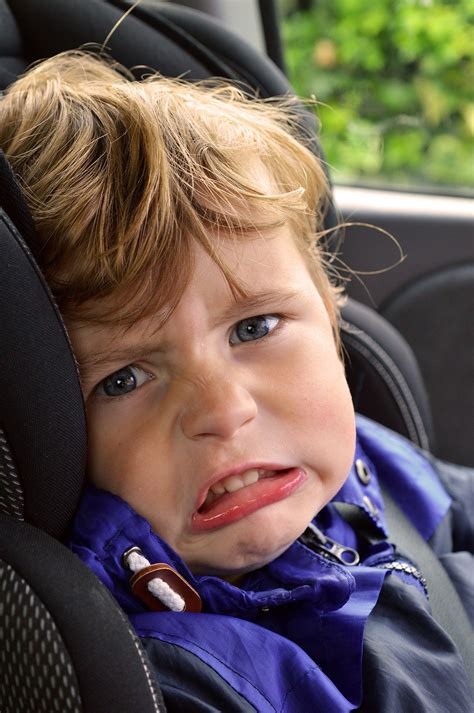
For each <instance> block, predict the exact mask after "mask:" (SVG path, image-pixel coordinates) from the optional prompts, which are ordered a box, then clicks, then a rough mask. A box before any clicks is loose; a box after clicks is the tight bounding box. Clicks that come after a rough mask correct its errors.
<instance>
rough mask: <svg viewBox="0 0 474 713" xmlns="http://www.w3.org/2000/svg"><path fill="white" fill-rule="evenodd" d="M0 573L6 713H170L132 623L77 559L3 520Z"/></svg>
mask: <svg viewBox="0 0 474 713" xmlns="http://www.w3.org/2000/svg"><path fill="white" fill-rule="evenodd" d="M2 570H3V573H2V576H1V579H0V592H3V593H2V599H1V603H2V607H1V609H2V615H1V616H0V641H1V642H2V647H1V649H2V652H3V653H0V662H1V664H2V665H0V710H1V711H2V713H24V712H26V711H29V712H31V713H39V712H40V711H44V713H51V712H52V711H58V712H59V713H64V712H65V711H69V710H71V711H78V713H79V711H84V713H112V712H113V713H134V712H135V711H137V713H138V711H139V712H140V713H158V712H159V711H164V710H165V708H164V704H163V701H162V698H161V693H160V691H159V689H158V686H157V684H156V682H155V677H154V675H153V673H152V672H151V671H150V670H149V668H148V662H147V659H146V656H145V654H144V652H143V650H142V647H141V645H140V643H139V641H138V639H137V637H136V635H135V634H134V633H133V631H132V629H131V627H130V624H129V622H128V620H127V618H126V617H125V615H124V614H123V613H122V611H121V609H120V608H119V607H118V606H117V605H116V604H115V602H114V601H113V600H112V597H111V595H110V594H109V592H108V591H107V590H106V589H105V587H103V586H102V585H101V584H100V582H99V581H98V579H97V578H96V577H95V576H94V575H93V574H92V572H91V571H90V570H89V569H88V568H87V567H86V566H85V565H84V564H83V563H82V562H81V561H80V560H79V559H78V558H77V557H76V556H75V555H73V554H72V553H71V552H69V550H67V549H66V548H65V547H64V546H63V545H61V544H60V543H59V542H57V541H56V540H55V539H53V538H52V537H50V536H49V535H46V534H45V533H44V532H41V530H39V529H37V528H35V527H31V526H30V525H27V524H26V523H21V522H17V521H14V520H13V519H12V518H11V517H7V516H2V515H0V571H2ZM22 631H23V632H26V635H25V634H23V636H22V634H21V632H22ZM35 632H36V633H35ZM38 632H40V633H38ZM6 642H8V645H7V643H6ZM2 657H3V660H2ZM14 661H17V664H16V666H15V665H14V663H13V662H14ZM45 670H46V673H45ZM20 671H22V675H21V676H20V677H18V676H17V677H16V680H15V674H18V673H19V672H20ZM27 679H29V681H27ZM35 689H36V690H37V691H38V694H37V695H35V694H34V690H35ZM25 693H26V695H25ZM67 697H69V698H70V701H71V703H70V706H71V707H69V706H68V704H67V703H66V700H67Z"/></svg>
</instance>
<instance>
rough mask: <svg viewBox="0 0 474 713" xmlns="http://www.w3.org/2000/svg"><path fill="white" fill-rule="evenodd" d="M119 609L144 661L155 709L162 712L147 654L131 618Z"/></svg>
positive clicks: (159, 712)
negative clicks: (145, 654)
mask: <svg viewBox="0 0 474 713" xmlns="http://www.w3.org/2000/svg"><path fill="white" fill-rule="evenodd" d="M117 611H118V614H119V616H121V617H122V620H123V621H124V623H125V624H126V626H127V628H128V631H129V633H130V634H131V636H132V641H133V645H134V646H135V648H136V650H137V652H138V655H139V657H140V661H141V663H142V666H143V668H144V669H145V674H146V678H147V683H148V689H149V691H150V693H151V697H152V699H153V705H154V706H155V711H156V713H162V711H163V710H164V709H163V708H161V706H160V704H159V702H158V698H157V695H156V691H155V687H154V685H153V680H154V677H153V676H152V675H151V673H150V669H149V667H148V661H147V659H146V658H145V656H144V655H143V651H142V648H141V644H139V642H138V641H137V634H136V633H135V631H134V630H133V629H132V627H131V625H130V622H129V620H128V619H127V617H126V616H125V614H124V613H123V611H122V609H120V607H117Z"/></svg>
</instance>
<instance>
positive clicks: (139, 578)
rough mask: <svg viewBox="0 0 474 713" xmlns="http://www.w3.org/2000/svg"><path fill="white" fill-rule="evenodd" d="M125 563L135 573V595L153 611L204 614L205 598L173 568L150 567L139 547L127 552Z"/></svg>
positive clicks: (132, 583) (133, 584) (151, 565)
mask: <svg viewBox="0 0 474 713" xmlns="http://www.w3.org/2000/svg"><path fill="white" fill-rule="evenodd" d="M122 563H123V565H124V567H126V568H127V569H130V570H131V571H132V572H134V575H133V577H132V578H131V580H130V586H131V588H132V592H133V593H134V594H135V596H137V597H138V598H139V599H141V600H142V602H144V604H146V605H147V607H148V608H149V609H151V610H152V611H173V612H184V611H186V612H194V613H197V612H200V611H201V606H202V605H201V597H200V596H199V594H198V593H197V592H196V590H195V589H193V587H191V585H190V584H188V582H187V581H186V580H185V579H184V577H182V576H181V575H180V574H178V572H177V571H176V570H175V569H173V567H170V566H169V565H168V564H165V563H164V562H158V563H157V564H150V562H149V561H148V560H147V559H146V557H144V556H143V553H142V551H141V550H140V548H139V547H131V548H130V549H128V550H126V551H125V552H124V553H123V555H122Z"/></svg>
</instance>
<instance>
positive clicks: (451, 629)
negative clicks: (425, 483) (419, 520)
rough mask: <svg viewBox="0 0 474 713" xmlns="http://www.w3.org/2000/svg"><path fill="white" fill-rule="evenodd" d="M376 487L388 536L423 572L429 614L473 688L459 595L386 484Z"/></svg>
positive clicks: (473, 655) (470, 643)
mask: <svg viewBox="0 0 474 713" xmlns="http://www.w3.org/2000/svg"><path fill="white" fill-rule="evenodd" d="M380 487H381V491H382V495H383V499H384V504H385V520H386V523H387V528H388V532H389V539H390V541H391V542H392V543H393V544H395V545H396V548H397V550H398V551H399V553H400V554H401V555H405V556H406V557H408V559H409V560H410V561H413V563H414V564H416V565H417V567H418V568H419V569H420V570H421V571H422V572H423V575H424V577H425V579H426V582H427V588H428V594H429V599H430V604H431V612H432V614H433V618H434V619H435V620H436V621H437V622H438V624H439V625H440V626H441V627H442V628H443V629H444V630H445V631H446V633H447V634H449V636H450V637H451V638H452V640H453V641H454V643H455V644H456V646H457V649H458V651H459V653H460V655H461V657H462V659H463V661H464V665H465V668H466V672H467V676H468V680H469V682H470V684H471V687H472V688H473V689H474V635H473V630H472V626H471V623H470V621H469V619H468V616H467V614H466V610H465V609H464V606H463V604H462V602H461V599H460V598H459V595H458V593H457V591H456V589H455V587H454V585H453V583H452V582H451V580H450V578H449V576H448V573H447V572H446V570H445V569H444V567H443V565H442V564H441V562H440V560H439V559H438V557H437V556H436V554H435V553H434V552H433V550H432V549H431V547H430V546H429V545H428V543H427V542H425V540H424V539H423V538H422V536H421V535H420V533H419V532H418V530H417V529H416V528H415V527H414V526H413V525H412V523H411V522H410V520H408V518H407V517H406V515H405V514H404V512H403V511H402V510H401V508H400V507H399V506H398V505H397V504H396V503H395V501H394V500H393V498H392V496H391V495H390V493H389V492H388V491H387V488H386V487H385V486H384V485H383V484H381V483H380Z"/></svg>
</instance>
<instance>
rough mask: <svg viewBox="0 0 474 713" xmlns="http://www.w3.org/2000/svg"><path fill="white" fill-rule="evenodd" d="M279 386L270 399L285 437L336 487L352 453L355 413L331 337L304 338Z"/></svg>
mask: <svg viewBox="0 0 474 713" xmlns="http://www.w3.org/2000/svg"><path fill="white" fill-rule="evenodd" d="M279 384H280V386H279V388H278V392H277V391H276V392H275V402H276V401H279V402H280V404H281V407H282V409H283V410H284V415H285V419H286V422H287V432H288V436H291V439H292V440H293V442H294V443H295V444H297V447H300V448H301V449H302V452H303V453H304V454H305V456H306V457H307V458H308V462H309V465H312V463H315V464H316V465H317V470H318V472H319V473H320V474H321V476H322V477H323V478H324V477H325V476H327V478H328V479H332V480H334V482H335V483H340V485H342V482H343V480H344V478H345V477H346V476H347V474H348V472H349V470H350V467H351V464H352V460H353V456H354V449H355V415H354V407H353V404H352V398H351V394H350V391H349V387H348V385H347V381H346V378H345V371H344V366H343V364H342V363H341V361H340V360H339V358H338V356H337V353H336V350H335V347H334V345H333V343H332V340H331V341H329V340H326V341H325V342H322V343H319V342H316V341H313V342H311V340H308V341H307V342H306V343H305V347H304V348H300V349H298V350H295V354H294V357H293V359H292V361H291V364H289V365H288V368H287V369H286V372H285V374H283V373H282V374H281V375H280V379H279ZM337 489H338V488H336V490H337Z"/></svg>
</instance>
